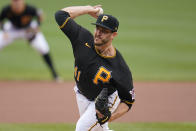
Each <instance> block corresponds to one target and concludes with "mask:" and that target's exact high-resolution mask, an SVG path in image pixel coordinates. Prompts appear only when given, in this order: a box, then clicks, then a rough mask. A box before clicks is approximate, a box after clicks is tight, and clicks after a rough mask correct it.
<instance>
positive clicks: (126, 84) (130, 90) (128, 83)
mask: <svg viewBox="0 0 196 131" xmlns="http://www.w3.org/2000/svg"><path fill="white" fill-rule="evenodd" d="M116 88H117V91H118V95H119V98H120V99H121V102H123V103H125V104H127V105H128V107H129V109H130V108H131V107H132V104H133V103H134V101H135V92H134V87H133V81H132V75H131V74H130V75H127V76H126V75H124V76H123V77H121V78H120V79H119V80H118V81H117V82H116Z"/></svg>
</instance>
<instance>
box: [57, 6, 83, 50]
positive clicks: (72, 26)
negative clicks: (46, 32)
mask: <svg viewBox="0 0 196 131" xmlns="http://www.w3.org/2000/svg"><path fill="white" fill-rule="evenodd" d="M55 19H56V22H57V23H58V25H59V28H60V29H61V30H62V31H63V32H64V34H65V35H66V36H67V37H68V38H69V40H70V41H71V43H72V46H74V45H75V44H76V42H75V41H76V40H77V39H78V37H79V34H80V32H81V29H82V27H81V26H80V25H78V24H77V23H76V22H75V21H74V20H73V19H71V17H70V15H69V13H68V12H65V11H61V10H60V11H57V12H56V14H55Z"/></svg>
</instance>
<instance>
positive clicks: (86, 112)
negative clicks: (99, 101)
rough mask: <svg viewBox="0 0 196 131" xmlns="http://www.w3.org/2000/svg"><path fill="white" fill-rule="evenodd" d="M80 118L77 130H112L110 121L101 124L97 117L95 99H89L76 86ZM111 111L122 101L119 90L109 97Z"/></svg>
mask: <svg viewBox="0 0 196 131" xmlns="http://www.w3.org/2000/svg"><path fill="white" fill-rule="evenodd" d="M74 91H75V94H76V100H77V105H78V109H79V113H80V118H79V120H78V121H77V124H76V131H111V130H109V127H108V123H105V124H104V125H102V126H100V124H99V123H98V122H97V118H96V110H95V101H89V100H88V99H87V98H86V97H85V96H84V95H82V94H81V93H79V92H78V87H77V86H75V87H74ZM108 102H109V107H110V111H111V112H114V111H115V110H116V108H117V107H118V105H119V103H120V99H119V97H118V93H117V91H116V92H114V93H113V94H111V95H110V96H109V97H108Z"/></svg>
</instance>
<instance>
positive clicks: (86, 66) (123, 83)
mask: <svg viewBox="0 0 196 131" xmlns="http://www.w3.org/2000/svg"><path fill="white" fill-rule="evenodd" d="M56 21H57V23H58V24H59V26H60V28H61V30H62V31H63V32H64V33H65V34H66V35H67V37H68V38H69V39H70V41H71V44H72V48H73V54H74V58H75V74H74V76H75V81H76V84H77V87H78V89H79V90H80V92H81V93H82V94H83V95H84V96H86V97H87V98H88V99H89V100H94V99H95V98H96V97H97V96H98V94H99V93H100V91H101V90H102V89H103V88H108V90H109V94H108V95H110V94H112V93H113V92H115V91H116V90H117V91H118V94H119V97H120V99H121V101H123V102H125V103H126V104H128V105H129V107H130V106H131V104H132V103H133V101H134V98H133V83H132V75H131V72H130V70H129V68H128V66H127V64H126V63H125V61H124V59H123V58H122V56H121V54H120V53H119V51H118V50H116V55H115V56H114V57H104V56H101V55H100V54H99V53H98V52H97V51H96V49H95V47H94V37H93V35H92V34H91V33H90V32H89V31H88V30H86V29H85V28H83V27H81V26H80V25H78V24H77V23H76V22H75V21H74V20H73V19H71V18H70V17H69V14H68V13H67V12H64V11H58V12H57V13H56Z"/></svg>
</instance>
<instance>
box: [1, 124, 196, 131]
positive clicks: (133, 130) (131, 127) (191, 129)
mask: <svg viewBox="0 0 196 131" xmlns="http://www.w3.org/2000/svg"><path fill="white" fill-rule="evenodd" d="M110 128H111V129H113V130H115V131H195V130H196V124H195V123H129V124H128V123H126V124H125V123H118V124H117V123H113V124H111V126H110ZM74 129H75V125H74V124H0V131H74Z"/></svg>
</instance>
